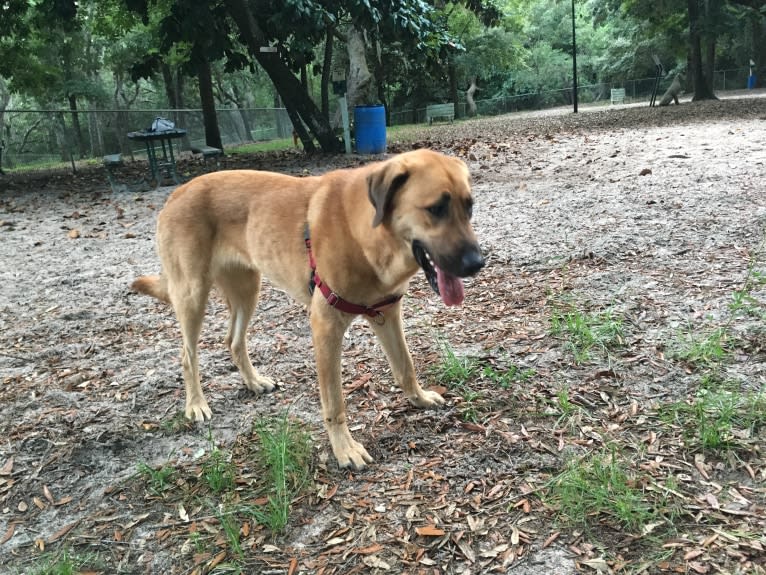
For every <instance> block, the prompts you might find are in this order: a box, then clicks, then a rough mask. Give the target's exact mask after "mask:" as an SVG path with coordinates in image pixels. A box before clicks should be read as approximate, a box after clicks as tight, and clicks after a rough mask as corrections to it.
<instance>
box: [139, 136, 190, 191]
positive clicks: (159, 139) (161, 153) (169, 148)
mask: <svg viewBox="0 0 766 575" xmlns="http://www.w3.org/2000/svg"><path fill="white" fill-rule="evenodd" d="M185 135H186V130H182V129H180V128H173V129H171V130H139V131H137V132H130V133H129V134H128V138H129V139H131V140H136V141H138V142H144V145H145V146H146V157H147V159H148V160H149V172H150V174H151V178H152V180H153V181H155V182H157V185H158V186H159V185H160V183H161V182H162V178H163V173H164V175H165V177H167V178H172V179H173V181H174V182H175V183H176V184H180V183H181V181H180V180H179V179H178V172H176V158H175V156H174V155H173V141H172V140H174V139H176V138H183V137H184V136H185ZM158 145H159V147H158Z"/></svg>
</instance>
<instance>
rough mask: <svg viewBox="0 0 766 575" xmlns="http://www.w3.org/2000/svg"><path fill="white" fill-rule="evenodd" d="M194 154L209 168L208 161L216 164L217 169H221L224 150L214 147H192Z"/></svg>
mask: <svg viewBox="0 0 766 575" xmlns="http://www.w3.org/2000/svg"><path fill="white" fill-rule="evenodd" d="M191 151H192V154H196V155H199V156H201V157H202V162H203V163H204V164H205V166H207V162H208V160H211V161H214V162H215V167H216V168H218V169H220V167H221V156H223V150H222V149H220V148H214V147H212V146H192V147H191Z"/></svg>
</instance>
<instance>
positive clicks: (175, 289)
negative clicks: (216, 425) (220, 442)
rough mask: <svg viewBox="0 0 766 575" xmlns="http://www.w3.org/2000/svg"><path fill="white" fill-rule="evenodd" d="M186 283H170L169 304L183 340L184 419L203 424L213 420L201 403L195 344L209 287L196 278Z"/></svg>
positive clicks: (206, 283) (205, 282) (204, 405)
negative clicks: (173, 310)
mask: <svg viewBox="0 0 766 575" xmlns="http://www.w3.org/2000/svg"><path fill="white" fill-rule="evenodd" d="M189 277H194V279H193V280H188V283H187V282H179V283H177V284H173V283H172V282H171V283H170V290H169V294H170V301H171V303H172V304H173V309H175V312H176V317H177V318H178V323H179V324H180V326H181V335H182V337H183V354H182V358H181V363H182V365H183V373H184V385H185V387H186V410H185V412H186V417H187V418H188V419H196V420H197V421H204V420H205V419H210V418H211V417H212V416H213V412H212V411H211V410H210V407H209V406H208V404H207V401H206V400H205V396H204V395H203V393H202V387H201V385H200V380H199V357H198V354H197V344H198V342H199V335H200V332H201V330H202V320H203V318H204V316H205V305H206V304H207V297H208V293H209V292H210V283H209V282H207V281H205V280H203V279H200V278H199V276H189Z"/></svg>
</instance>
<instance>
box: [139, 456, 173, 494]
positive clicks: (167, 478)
mask: <svg viewBox="0 0 766 575" xmlns="http://www.w3.org/2000/svg"><path fill="white" fill-rule="evenodd" d="M138 474H139V475H140V476H141V478H142V479H143V480H144V482H145V483H146V486H147V489H148V490H149V491H150V492H152V493H154V494H155V495H157V496H160V497H162V495H163V494H164V493H165V491H167V490H168V489H170V488H171V487H172V486H173V482H174V480H175V479H176V476H177V473H176V470H175V469H174V468H173V467H171V466H170V465H168V464H164V465H162V466H161V467H159V468H157V469H155V468H153V467H149V465H147V464H146V463H144V462H141V463H139V464H138Z"/></svg>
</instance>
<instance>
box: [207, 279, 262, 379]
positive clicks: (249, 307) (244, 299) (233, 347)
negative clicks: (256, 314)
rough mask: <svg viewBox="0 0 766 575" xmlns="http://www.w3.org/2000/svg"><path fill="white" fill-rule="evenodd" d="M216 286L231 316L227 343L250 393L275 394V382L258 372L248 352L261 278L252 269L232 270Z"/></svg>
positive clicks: (218, 280)
mask: <svg viewBox="0 0 766 575" xmlns="http://www.w3.org/2000/svg"><path fill="white" fill-rule="evenodd" d="M216 285H218V287H219V289H220V290H221V292H222V293H223V295H224V297H225V298H226V303H227V305H228V306H229V312H230V313H231V317H230V318H229V331H228V333H227V334H226V340H225V341H226V346H227V347H228V348H229V351H231V358H232V361H234V365H236V366H237V368H238V369H239V373H240V374H241V375H242V379H243V380H244V382H245V385H246V386H247V388H248V389H249V390H251V391H254V392H256V393H263V392H264V391H271V390H273V389H274V381H273V380H272V379H271V378H269V377H266V376H264V375H261V374H259V373H258V371H256V369H255V368H254V367H253V364H252V363H251V361H250V356H249V354H248V352H247V326H248V323H250V318H251V317H252V315H253V311H255V306H256V305H257V304H258V295H259V293H260V290H261V274H260V273H259V272H258V271H256V270H252V269H246V268H236V269H231V268H229V269H227V270H226V272H225V273H222V274H221V275H220V276H219V277H217V278H216Z"/></svg>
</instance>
